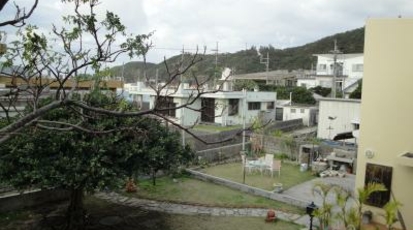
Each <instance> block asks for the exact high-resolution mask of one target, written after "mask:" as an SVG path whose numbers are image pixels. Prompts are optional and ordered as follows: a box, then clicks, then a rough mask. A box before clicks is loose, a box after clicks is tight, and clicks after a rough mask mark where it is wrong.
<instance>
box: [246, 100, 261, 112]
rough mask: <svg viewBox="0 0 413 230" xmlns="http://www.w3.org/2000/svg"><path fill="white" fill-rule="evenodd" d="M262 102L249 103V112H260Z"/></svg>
mask: <svg viewBox="0 0 413 230" xmlns="http://www.w3.org/2000/svg"><path fill="white" fill-rule="evenodd" d="M260 109H261V102H248V110H260Z"/></svg>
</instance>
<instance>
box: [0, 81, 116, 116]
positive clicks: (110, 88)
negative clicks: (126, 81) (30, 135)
mask: <svg viewBox="0 0 413 230" xmlns="http://www.w3.org/2000/svg"><path fill="white" fill-rule="evenodd" d="M41 82H42V84H43V86H46V85H47V87H45V88H44V89H43V91H42V94H41V95H40V98H47V97H51V96H55V95H56V91H57V90H58V89H59V88H60V84H59V83H58V82H57V81H54V80H53V79H52V78H46V79H44V80H43V81H41ZM28 84H30V86H34V85H38V84H39V82H36V81H35V80H34V78H33V80H31V81H29V82H26V81H23V80H22V79H20V78H16V79H14V80H13V78H12V77H11V76H9V75H0V95H3V94H5V93H6V92H9V91H10V89H11V88H14V87H16V86H17V87H18V88H26V87H27V86H28ZM75 85H76V89H75V92H76V93H78V94H82V95H84V94H87V93H89V92H90V90H91V89H92V88H94V87H96V84H95V81H94V80H84V81H80V82H77V83H76V82H75V81H73V80H71V79H69V80H67V81H66V82H65V83H64V85H63V88H64V89H65V90H71V89H72V87H74V86H75ZM98 87H100V88H101V90H102V91H106V92H116V91H117V90H118V89H121V88H122V87H123V82H122V81H115V80H107V81H101V82H100V84H99V86H98ZM31 99H32V94H29V93H28V92H25V91H21V92H20V93H19V96H18V98H16V100H14V101H13V103H12V104H11V105H12V106H10V111H9V113H8V115H9V116H11V117H12V116H15V115H18V114H19V113H21V112H23V111H24V109H25V107H26V106H27V104H28V103H29V102H30V101H31ZM0 102H3V104H7V105H8V103H9V102H10V98H8V97H7V96H0ZM5 116H6V113H5V111H4V110H3V109H1V108H0V117H5Z"/></svg>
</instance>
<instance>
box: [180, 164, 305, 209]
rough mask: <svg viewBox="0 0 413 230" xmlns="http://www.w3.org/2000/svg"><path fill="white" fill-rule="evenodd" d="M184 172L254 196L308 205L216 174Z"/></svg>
mask: <svg viewBox="0 0 413 230" xmlns="http://www.w3.org/2000/svg"><path fill="white" fill-rule="evenodd" d="M186 172H188V173H189V174H191V175H192V176H193V177H195V178H197V179H199V180H203V181H208V182H212V183H215V184H219V185H223V186H226V187H229V188H232V189H236V190H239V191H242V192H246V193H249V194H252V195H256V196H262V197H265V198H268V199H271V200H276V201H280V202H283V203H287V204H290V205H294V206H297V207H302V208H305V207H307V205H308V202H306V201H303V200H300V199H297V198H295V197H291V196H288V195H285V194H282V193H274V192H271V191H267V190H264V189H260V188H256V187H252V186H249V185H246V184H241V183H238V182H235V181H231V180H227V179H224V178H220V177H216V176H211V175H208V174H205V173H202V172H199V171H196V170H193V169H186Z"/></svg>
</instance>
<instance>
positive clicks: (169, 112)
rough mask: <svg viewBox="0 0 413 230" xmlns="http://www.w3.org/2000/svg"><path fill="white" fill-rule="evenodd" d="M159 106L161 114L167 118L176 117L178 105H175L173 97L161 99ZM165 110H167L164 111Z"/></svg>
mask: <svg viewBox="0 0 413 230" xmlns="http://www.w3.org/2000/svg"><path fill="white" fill-rule="evenodd" d="M158 103H159V105H158V106H157V107H158V109H159V110H161V111H159V113H160V114H163V115H165V116H170V117H175V111H176V109H175V108H176V103H174V99H173V97H160V98H159V100H158ZM162 109H165V110H162Z"/></svg>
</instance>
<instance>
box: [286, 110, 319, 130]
mask: <svg viewBox="0 0 413 230" xmlns="http://www.w3.org/2000/svg"><path fill="white" fill-rule="evenodd" d="M300 118H301V119H302V120H303V125H305V126H310V125H313V124H312V122H310V119H311V108H310V107H300V106H285V107H284V113H283V121H287V120H294V119H300Z"/></svg>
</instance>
